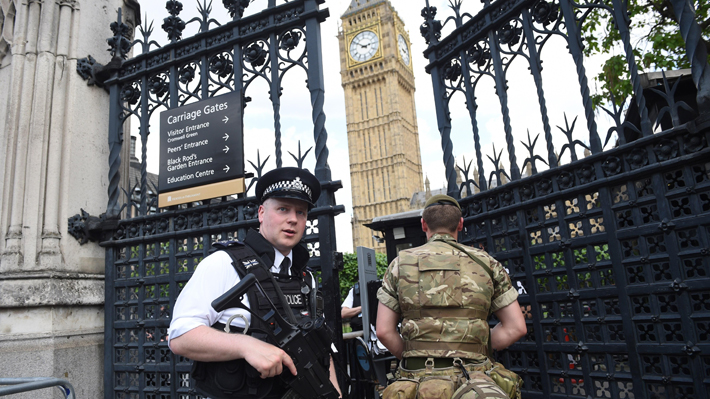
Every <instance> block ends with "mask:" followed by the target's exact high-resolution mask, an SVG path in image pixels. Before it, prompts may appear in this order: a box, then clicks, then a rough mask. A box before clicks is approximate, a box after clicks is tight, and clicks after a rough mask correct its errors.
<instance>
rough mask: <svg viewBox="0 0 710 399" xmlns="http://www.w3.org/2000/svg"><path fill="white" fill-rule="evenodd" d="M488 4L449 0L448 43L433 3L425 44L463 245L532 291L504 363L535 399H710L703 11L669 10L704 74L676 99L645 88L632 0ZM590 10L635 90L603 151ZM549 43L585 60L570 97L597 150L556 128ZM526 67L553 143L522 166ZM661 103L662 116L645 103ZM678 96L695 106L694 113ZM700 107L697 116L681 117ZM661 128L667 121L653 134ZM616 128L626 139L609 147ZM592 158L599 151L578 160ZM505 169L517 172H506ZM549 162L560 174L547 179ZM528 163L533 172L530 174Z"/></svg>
mask: <svg viewBox="0 0 710 399" xmlns="http://www.w3.org/2000/svg"><path fill="white" fill-rule="evenodd" d="M482 3H483V5H484V7H483V10H482V11H481V12H480V13H478V14H477V15H475V16H471V15H469V14H465V13H463V12H462V11H461V2H460V1H457V0H452V1H450V5H451V8H452V9H453V10H454V14H455V15H454V16H452V17H450V18H447V19H446V20H447V22H448V21H451V23H452V24H454V25H455V26H454V27H453V31H452V32H451V34H449V35H448V36H446V37H445V38H440V36H441V33H440V32H441V30H442V24H441V22H440V21H438V20H436V12H437V10H436V8H434V7H430V6H429V4H428V1H427V6H426V7H425V8H424V10H422V16H423V17H424V19H425V22H424V24H423V25H422V27H421V32H422V35H423V36H424V37H425V38H426V40H427V42H428V43H429V47H428V48H427V50H426V51H425V56H426V57H428V59H429V65H428V66H427V71H428V72H429V73H430V74H431V77H432V82H433V88H434V96H435V98H436V105H437V109H436V111H437V117H438V127H439V131H440V133H441V138H442V141H441V142H442V149H443V152H444V164H445V168H446V176H447V181H448V188H447V191H448V192H449V194H451V195H454V196H456V197H459V196H460V195H461V194H462V193H464V192H466V193H475V194H473V195H468V196H467V197H465V198H463V199H462V200H461V205H462V206H463V207H464V209H465V229H464V231H463V232H462V240H463V242H465V243H467V244H470V245H475V246H481V247H483V248H486V249H487V250H488V251H489V252H490V253H491V254H492V255H493V256H495V257H496V258H497V259H499V260H500V261H501V262H503V263H504V264H505V266H506V267H507V268H508V270H509V271H510V275H511V277H512V279H513V281H514V284H516V285H517V287H518V288H519V292H520V293H521V296H520V303H521V306H522V307H523V309H524V313H525V315H526V323H527V326H528V334H527V335H526V336H525V337H524V338H523V339H521V341H520V342H518V343H516V344H515V345H513V346H512V347H511V348H510V349H509V350H506V351H505V352H502V353H499V354H498V357H499V360H501V361H502V362H503V363H505V364H506V365H507V366H508V367H509V368H511V369H512V370H515V371H516V372H518V373H519V374H520V375H521V376H522V377H523V378H524V380H525V383H524V392H523V397H525V398H574V397H579V398H636V399H640V398H667V399H671V398H701V397H702V398H708V397H710V394H709V393H708V392H710V344H708V343H709V342H710V147H708V140H710V66H709V65H708V54H707V51H706V47H705V44H704V42H703V40H702V37H701V35H700V27H699V26H698V24H697V23H696V22H695V20H694V11H693V9H692V3H691V2H687V1H682V0H681V1H671V3H673V6H674V7H675V13H676V16H677V19H678V20H679V22H680V23H679V25H680V31H681V33H682V35H683V39H684V40H685V42H686V48H687V53H688V58H689V60H690V62H691V63H692V71H691V73H690V74H689V75H690V76H688V77H687V78H686V79H687V80H688V81H689V80H690V78H691V77H692V84H690V85H689V86H690V87H691V90H689V91H688V90H685V89H684V91H685V92H684V93H681V92H680V91H678V92H676V90H677V88H678V87H682V82H681V81H682V80H683V78H677V79H675V80H674V81H675V82H676V83H673V81H671V82H670V83H669V81H668V80H666V79H665V77H663V78H662V79H661V80H659V82H660V83H659V85H657V86H656V87H654V90H657V91H654V90H649V89H647V90H645V91H644V90H643V89H644V88H643V85H642V82H641V79H640V78H639V75H638V73H637V67H636V61H635V59H634V55H633V52H632V51H633V49H632V46H631V43H630V35H629V30H628V21H627V18H626V15H627V14H626V9H625V6H626V2H624V1H622V0H613V1H611V0H610V1H605V2H603V3H602V2H597V1H589V2H586V1H585V2H580V3H577V2H574V1H570V0H553V1H544V0H537V1H535V0H499V1H496V2H491V1H489V0H483V1H482ZM593 9H600V10H603V11H604V12H609V13H611V14H612V15H613V17H614V19H615V21H616V26H617V29H618V34H619V37H620V38H621V41H622V43H623V50H624V53H625V56H626V62H627V66H628V71H629V76H630V78H631V83H632V85H633V88H634V97H633V100H632V102H633V104H632V106H631V107H630V108H629V109H630V111H629V113H628V114H627V115H626V118H624V114H623V113H622V110H620V109H616V108H614V111H612V112H610V115H612V117H613V119H615V125H614V126H612V128H611V129H610V130H609V132H608V134H607V135H606V138H605V140H604V142H602V141H601V140H600V136H599V135H598V133H597V121H596V119H595V118H596V117H597V115H596V114H595V112H594V109H593V108H592V101H591V98H590V91H589V87H588V82H587V77H586V73H585V67H584V57H583V54H582V39H581V34H580V26H581V25H582V24H584V23H585V18H586V17H587V16H588V14H589V11H590V10H593ZM442 19H444V18H442ZM551 36H557V37H562V38H564V40H565V42H566V46H567V48H568V49H569V54H570V55H571V58H572V60H573V65H574V67H575V71H574V72H573V74H575V75H576V77H577V81H578V87H576V88H570V89H569V90H568V91H575V92H576V93H579V94H580V95H581V96H580V97H579V98H581V103H582V108H583V109H584V115H582V116H581V118H580V119H582V120H583V122H580V125H582V124H585V123H586V129H587V132H588V133H589V135H588V136H586V137H584V141H587V142H588V143H589V144H588V145H587V144H584V143H583V142H582V141H580V140H578V139H575V138H574V136H573V131H574V126H575V124H574V123H573V122H572V119H571V118H570V122H572V123H571V126H570V124H566V125H565V127H564V128H562V127H560V130H561V131H562V133H563V134H564V135H563V136H561V135H560V134H559V132H557V135H555V136H554V137H553V128H552V127H551V124H552V122H551V121H550V119H551V118H553V117H554V118H555V119H557V120H558V121H560V120H561V119H562V118H561V117H562V115H559V114H560V113H559V112H557V113H556V112H555V110H554V109H548V108H547V104H546V98H547V99H549V97H546V96H545V94H544V91H543V89H542V88H543V86H542V75H541V62H540V56H539V53H540V52H541V51H542V47H543V46H544V45H545V43H546V42H547V39H549V38H550V37H551ZM516 59H517V60H518V62H525V61H527V63H526V65H525V66H526V67H529V70H530V72H531V74H532V77H533V81H534V88H535V91H533V92H531V93H528V94H527V98H529V102H528V103H529V105H530V106H531V107H534V108H536V109H538V110H539V117H540V121H541V125H542V127H543V133H544V143H545V144H544V145H545V149H543V150H538V149H536V148H535V143H536V142H537V139H535V140H531V139H530V136H529V135H528V142H527V143H524V142H523V144H524V145H525V147H526V150H525V155H524V156H525V157H526V159H525V160H524V161H523V163H522V165H521V164H519V161H518V158H517V157H516V153H515V145H514V139H513V128H512V125H511V116H510V109H509V98H508V95H507V92H508V87H507V81H508V79H509V78H510V76H506V73H507V72H508V70H509V69H508V68H509V67H510V66H511V64H512V63H513V61H514V60H516ZM485 79H492V80H493V82H494V85H495V90H496V91H495V93H494V94H496V95H497V98H498V99H499V101H500V111H501V115H497V117H498V118H500V120H502V122H503V130H504V134H505V140H506V144H507V153H508V159H507V160H506V161H501V153H502V152H496V151H495V149H494V154H493V156H489V159H490V160H491V162H492V164H493V167H492V171H491V172H490V173H489V175H488V178H487V176H486V170H485V168H484V162H483V160H484V159H483V156H482V154H481V137H480V136H481V133H480V132H479V129H481V126H479V124H478V121H479V120H480V119H481V115H477V110H478V107H479V105H480V104H477V100H478V99H477V96H478V97H481V96H483V94H482V92H481V91H480V90H479V91H476V89H477V86H478V85H479V83H480V82H481V81H483V80H485ZM676 84H679V85H681V86H678V85H676ZM664 85H665V87H664ZM696 90H697V96H696V95H695V94H696ZM689 92H690V93H692V94H691V95H690V96H688V93H689ZM456 93H459V94H460V97H462V98H463V99H465V101H466V109H467V111H468V114H469V116H470V122H471V124H468V123H466V124H465V125H466V126H465V127H464V129H465V130H466V131H467V132H472V134H473V141H474V146H475V151H476V154H475V158H476V161H477V164H476V166H475V168H474V170H475V172H474V171H472V170H471V163H470V162H469V163H468V164H466V163H465V162H466V161H465V160H464V165H463V168H462V169H461V171H462V172H463V174H464V178H463V180H465V181H464V182H463V183H461V184H460V185H457V183H456V180H457V179H456V175H457V172H456V170H455V160H454V156H453V149H454V148H455V147H454V144H453V142H452V139H451V135H452V120H451V117H450V114H449V112H450V109H451V107H452V106H453V104H452V102H451V99H452V96H454V95H455V94H456ZM651 95H653V96H655V99H654V101H655V104H656V105H655V106H654V107H650V106H648V105H647V99H648V98H651ZM681 95H685V97H686V98H688V97H690V99H686V100H685V105H682V104H681V99H680V97H681ZM486 98H491V96H490V95H489V96H488V97H486ZM493 98H495V97H493ZM479 101H480V100H479ZM688 103H690V104H691V105H695V104H694V103H697V107H695V109H694V115H693V116H692V117H690V118H686V119H685V120H684V119H683V115H682V110H683V109H688V108H693V107H688ZM649 114H651V117H649ZM565 118H566V117H565ZM662 118H666V119H667V123H668V124H667V125H665V124H662V125H661V126H662V128H661V129H659V128H656V129H655V131H654V129H653V127H654V124H655V123H656V121H657V120H658V121H660V120H661V119H662ZM565 120H566V119H565ZM632 121H635V122H633V123H631V122H632ZM528 123H529V122H528ZM560 124H561V123H560ZM523 127H526V126H523ZM581 129H584V128H581ZM579 130H580V129H579V128H578V131H579ZM661 130H662V131H661ZM555 131H556V130H555ZM614 132H615V133H616V134H617V136H618V143H617V144H616V145H614V141H613V140H612V141H611V145H608V143H609V142H610V141H609V140H610V137H611V136H612V133H614ZM487 133H488V134H491V132H487ZM501 133H503V132H501ZM575 134H576V133H575ZM629 137H638V138H637V139H636V140H631V139H628V138H629ZM555 140H561V141H562V143H560V144H564V145H560V144H558V145H555ZM580 146H581V147H585V149H586V150H587V151H588V156H587V157H585V158H582V159H578V158H577V153H576V152H577V150H578V148H577V147H580ZM456 148H457V149H458V148H460V147H456ZM605 148H606V149H605ZM556 151H560V153H559V155H561V154H564V153H565V152H566V151H569V152H568V154H570V155H571V156H570V158H571V161H570V162H569V163H568V164H564V165H560V164H559V155H558V153H556ZM503 162H507V163H508V164H509V165H511V167H510V168H509V169H508V171H507V172H506V171H505V170H504V168H503V166H502V163H503ZM542 163H545V164H547V165H548V167H545V168H544V169H545V170H542V171H538V169H537V167H541V164H542ZM520 166H522V168H523V169H524V168H526V167H528V168H529V169H530V172H531V174H530V176H528V177H523V178H521V172H520V169H519V167H520ZM488 170H491V169H488ZM506 178H507V179H506ZM506 180H509V182H506Z"/></svg>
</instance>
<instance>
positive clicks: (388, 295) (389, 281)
mask: <svg viewBox="0 0 710 399" xmlns="http://www.w3.org/2000/svg"><path fill="white" fill-rule="evenodd" d="M398 279H399V258H394V260H393V261H392V263H390V265H389V267H388V268H387V271H386V272H385V275H384V276H383V277H382V287H380V289H379V290H377V300H379V301H380V303H381V304H383V305H385V306H387V307H388V308H390V309H392V310H393V311H394V312H396V313H402V311H401V309H400V308H399V297H398V296H397V280H398Z"/></svg>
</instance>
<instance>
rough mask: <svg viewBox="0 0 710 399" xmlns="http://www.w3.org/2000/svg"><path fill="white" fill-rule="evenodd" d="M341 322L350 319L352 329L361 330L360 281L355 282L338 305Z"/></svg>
mask: <svg viewBox="0 0 710 399" xmlns="http://www.w3.org/2000/svg"><path fill="white" fill-rule="evenodd" d="M340 317H341V318H342V319H343V322H345V321H346V320H350V327H352V329H353V331H361V330H362V304H361V303H360V283H355V285H353V287H352V288H350V291H348V296H346V297H345V300H344V301H343V304H342V305H341V307H340Z"/></svg>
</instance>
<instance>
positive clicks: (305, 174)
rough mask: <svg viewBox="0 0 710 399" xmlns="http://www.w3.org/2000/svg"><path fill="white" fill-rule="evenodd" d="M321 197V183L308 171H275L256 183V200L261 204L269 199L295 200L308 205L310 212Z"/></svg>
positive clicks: (296, 169) (297, 169)
mask: <svg viewBox="0 0 710 399" xmlns="http://www.w3.org/2000/svg"><path fill="white" fill-rule="evenodd" d="M319 196H320V182H319V181H318V179H316V177H315V176H313V174H311V172H309V171H308V170H306V169H300V168H293V167H285V168H278V169H273V170H271V171H269V172H267V173H266V174H264V175H263V176H261V177H260V178H259V180H258V181H257V182H256V198H257V199H258V200H259V202H261V203H263V202H264V201H266V200H267V199H269V198H293V199H297V200H301V201H305V202H306V203H308V209H309V210H310V209H311V208H313V206H315V203H316V201H318V197H319Z"/></svg>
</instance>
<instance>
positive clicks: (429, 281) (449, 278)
mask: <svg viewBox="0 0 710 399" xmlns="http://www.w3.org/2000/svg"><path fill="white" fill-rule="evenodd" d="M418 268H419V303H420V306H421V307H422V308H430V307H461V306H463V298H462V293H461V289H459V287H461V265H459V263H458V262H457V263H448V262H440V263H437V262H431V261H429V260H428V259H427V258H424V259H421V258H420V259H419V264H418Z"/></svg>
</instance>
